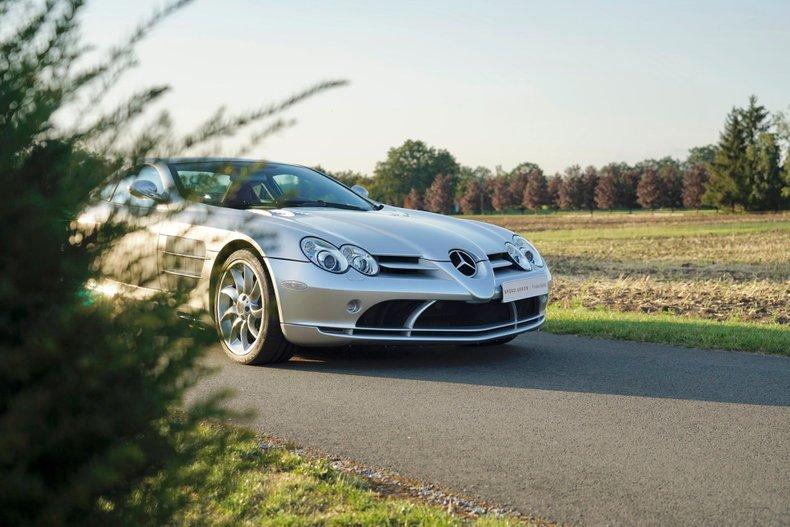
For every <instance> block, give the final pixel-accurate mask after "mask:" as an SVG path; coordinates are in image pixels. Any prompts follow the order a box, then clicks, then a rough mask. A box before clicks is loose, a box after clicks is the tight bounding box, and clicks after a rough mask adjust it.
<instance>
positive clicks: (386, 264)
mask: <svg viewBox="0 0 790 527" xmlns="http://www.w3.org/2000/svg"><path fill="white" fill-rule="evenodd" d="M376 261H377V262H378V264H379V272H380V273H382V274H388V275H411V276H413V275H419V274H424V273H427V272H430V271H433V270H434V269H435V267H434V266H433V265H431V264H430V263H427V262H425V261H421V260H420V257H419V256H388V255H378V256H376Z"/></svg>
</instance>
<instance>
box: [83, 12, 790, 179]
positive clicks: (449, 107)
mask: <svg viewBox="0 0 790 527" xmlns="http://www.w3.org/2000/svg"><path fill="white" fill-rule="evenodd" d="M160 4H161V2H160V1H151V0H93V1H92V2H89V7H88V9H87V10H86V11H85V13H84V16H83V21H84V35H85V37H86V39H87V40H88V41H90V42H93V43H95V44H97V45H99V46H106V45H109V44H111V43H112V42H114V41H117V40H118V39H120V38H121V37H122V36H124V35H126V34H127V33H128V32H129V31H130V30H131V28H132V27H133V25H134V24H135V22H136V21H138V20H140V19H141V18H143V16H144V15H146V14H147V13H149V12H150V10H151V9H152V8H153V7H155V6H157V5H160ZM139 58H140V62H141V66H140V67H139V68H138V69H137V70H135V72H134V73H133V74H132V75H130V76H129V78H128V79H127V81H126V86H125V89H131V88H132V87H142V86H145V85H148V84H151V83H162V82H165V83H168V84H170V85H171V86H172V88H173V92H172V93H171V94H170V95H168V97H167V99H166V101H165V102H166V106H167V107H168V108H169V109H170V110H171V111H172V113H173V115H174V116H175V118H176V122H177V123H178V125H179V127H180V128H182V129H186V128H187V127H189V126H190V125H194V124H196V123H197V122H198V121H200V120H201V118H204V117H206V116H207V115H208V114H210V113H211V112H212V111H213V110H214V109H215V108H216V107H217V106H219V105H223V104H224V105H227V106H228V107H229V108H230V109H233V110H244V109H247V108H252V107H256V106H259V105H261V104H262V103H266V102H273V101H276V100H279V99H282V98H285V97H287V96H288V95H290V94H292V93H293V92H295V91H297V90H299V89H300V88H304V87H306V86H308V85H310V84H312V83H314V82H316V81H319V80H324V79H347V80H349V81H350V82H351V84H350V85H349V86H347V87H345V88H340V89H337V90H335V91H332V92H327V93H325V94H322V95H320V96H317V97H316V98H314V99H312V100H310V101H308V102H305V103H303V104H301V105H300V106H298V107H296V108H295V109H293V110H292V111H290V112H289V114H288V116H289V117H293V118H296V119H297V120H298V124H297V125H296V126H295V127H293V128H291V129H288V130H286V131H284V132H282V133H280V134H279V135H278V136H276V137H274V138H272V139H269V140H268V141H267V142H266V143H264V144H263V145H262V146H261V147H260V148H259V149H258V151H256V152H255V153H254V154H255V156H256V157H264V158H267V159H273V160H278V161H285V162H295V163H300V164H318V163H320V164H321V165H323V166H324V167H326V168H327V169H329V170H343V169H353V170H358V171H362V172H371V171H372V170H373V167H374V166H375V163H376V161H378V160H381V159H383V158H384V157H385V155H386V152H387V150H388V149H389V148H390V147H392V146H395V145H398V144H400V143H402V142H403V141H404V140H405V139H407V138H413V139H422V140H424V141H426V142H427V143H429V144H431V145H433V146H437V147H442V148H447V149H448V150H449V151H450V152H452V153H453V154H454V155H455V156H456V158H457V159H458V161H459V162H461V163H463V164H465V165H471V166H476V165H483V166H488V167H490V168H493V167H494V166H496V165H502V167H503V168H505V169H510V168H512V167H513V166H515V165H516V164H518V163H519V162H522V161H532V162H536V163H538V164H540V165H541V166H542V167H543V168H544V170H546V171H548V172H553V171H556V170H561V169H562V168H564V167H565V166H567V165H570V164H574V163H578V164H581V165H587V164H594V165H601V164H604V163H607V162H610V161H625V162H635V161H638V160H640V159H644V158H649V157H663V156H665V155H671V156H675V157H684V156H685V154H686V151H687V149H688V148H689V147H691V146H697V145H702V144H707V143H711V142H714V141H716V139H717V137H718V132H719V130H720V129H721V126H722V123H723V121H724V117H725V115H726V113H727V112H728V111H729V109H730V108H731V107H732V106H733V105H743V104H745V103H746V101H747V98H748V96H749V95H750V94H752V93H754V94H756V95H757V96H758V97H759V98H760V101H761V102H762V103H763V104H765V105H766V106H767V107H768V108H769V109H770V110H772V111H774V110H784V109H786V108H787V107H788V105H790V1H787V0H784V1H751V2H749V1H743V2H731V1H724V0H717V1H686V2H681V1H656V2H642V1H633V0H632V1H623V2H591V1H584V2H582V1H579V2H555V1H546V0H544V1H539V2H532V1H527V0H523V1H518V2H506V1H491V2H483V1H462V0H456V1H422V2H406V1H402V0H398V1H394V2H383V1H381V2H376V1H346V0H332V1H326V2H310V1H303V0H289V1H280V2H270V1H263V0H198V1H197V2H196V3H195V4H193V5H191V6H189V7H187V8H186V9H184V10H183V11H181V12H180V13H178V14H176V15H175V16H174V17H173V18H171V19H170V20H168V21H167V22H165V23H164V24H163V25H162V26H160V27H159V28H157V29H156V30H155V31H154V32H153V33H152V34H151V36H150V38H148V39H147V40H146V41H145V43H144V44H143V45H142V46H141V47H140V49H139Z"/></svg>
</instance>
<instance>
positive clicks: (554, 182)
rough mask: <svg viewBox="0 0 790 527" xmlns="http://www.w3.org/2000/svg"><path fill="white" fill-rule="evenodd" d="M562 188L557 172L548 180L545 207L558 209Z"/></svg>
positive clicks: (560, 177)
mask: <svg viewBox="0 0 790 527" xmlns="http://www.w3.org/2000/svg"><path fill="white" fill-rule="evenodd" d="M561 187H562V176H561V175H560V173H559V172H557V173H556V174H554V175H553V176H551V178H549V184H548V186H547V187H546V205H548V206H549V208H550V209H554V210H556V209H558V208H560V202H559V200H560V188H561Z"/></svg>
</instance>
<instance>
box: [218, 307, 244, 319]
mask: <svg viewBox="0 0 790 527" xmlns="http://www.w3.org/2000/svg"><path fill="white" fill-rule="evenodd" d="M237 316H239V314H238V312H237V311H236V307H235V306H230V307H229V308H228V309H226V310H225V312H224V313H222V316H221V317H219V321H220V322H222V321H223V320H225V319H226V318H229V317H237Z"/></svg>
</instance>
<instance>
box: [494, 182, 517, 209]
mask: <svg viewBox="0 0 790 527" xmlns="http://www.w3.org/2000/svg"><path fill="white" fill-rule="evenodd" d="M512 204H513V195H512V194H511V193H510V185H509V183H508V181H507V178H506V177H505V176H504V175H498V176H496V177H495V178H494V179H492V180H491V206H492V207H493V208H494V210H495V211H497V212H504V211H505V210H507V209H508V208H510V207H511V206H512Z"/></svg>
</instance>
